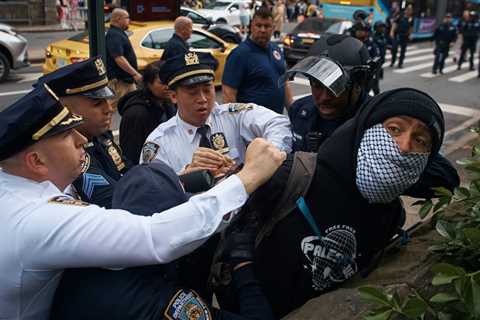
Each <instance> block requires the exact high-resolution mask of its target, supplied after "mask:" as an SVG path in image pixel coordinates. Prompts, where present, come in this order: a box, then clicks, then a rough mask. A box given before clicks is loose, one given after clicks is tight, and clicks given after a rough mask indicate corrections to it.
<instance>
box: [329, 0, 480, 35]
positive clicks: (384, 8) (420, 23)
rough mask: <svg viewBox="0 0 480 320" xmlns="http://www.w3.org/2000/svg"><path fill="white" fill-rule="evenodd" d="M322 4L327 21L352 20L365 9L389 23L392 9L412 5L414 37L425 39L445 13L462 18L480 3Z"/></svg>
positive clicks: (361, 0)
mask: <svg viewBox="0 0 480 320" xmlns="http://www.w3.org/2000/svg"><path fill="white" fill-rule="evenodd" d="M321 3H322V7H323V14H324V16H325V17H326V18H333V19H344V20H351V19H352V15H353V13H354V12H355V11H356V10H359V9H361V10H364V11H366V12H369V13H371V14H372V15H373V17H372V20H373V22H375V21H378V20H382V21H385V19H386V18H387V17H388V16H389V14H390V9H391V8H392V6H395V5H398V6H400V7H401V8H405V7H406V6H412V8H413V15H414V22H413V33H412V38H413V39H422V38H430V37H432V35H433V32H434V30H435V27H436V25H437V21H441V19H442V18H443V16H444V15H445V13H447V12H450V13H452V14H453V16H454V17H455V18H456V19H459V18H461V16H462V13H463V11H464V10H478V6H479V5H480V0H470V1H468V0H403V1H399V0H322V1H321ZM373 22H372V23H373Z"/></svg>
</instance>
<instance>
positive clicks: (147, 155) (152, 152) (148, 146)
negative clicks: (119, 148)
mask: <svg viewBox="0 0 480 320" xmlns="http://www.w3.org/2000/svg"><path fill="white" fill-rule="evenodd" d="M159 148H160V146H159V145H158V144H156V143H154V142H147V143H145V144H144V145H143V148H142V160H143V162H144V163H149V162H150V161H152V160H153V159H155V156H156V155H157V152H158V149H159Z"/></svg>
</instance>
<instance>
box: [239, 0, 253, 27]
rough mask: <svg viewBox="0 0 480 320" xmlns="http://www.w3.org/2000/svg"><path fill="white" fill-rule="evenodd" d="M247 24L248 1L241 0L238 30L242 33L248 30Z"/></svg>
mask: <svg viewBox="0 0 480 320" xmlns="http://www.w3.org/2000/svg"><path fill="white" fill-rule="evenodd" d="M252 11H253V10H252ZM249 25H250V10H249V7H248V3H246V2H241V3H240V31H241V32H242V33H246V32H248V26H249Z"/></svg>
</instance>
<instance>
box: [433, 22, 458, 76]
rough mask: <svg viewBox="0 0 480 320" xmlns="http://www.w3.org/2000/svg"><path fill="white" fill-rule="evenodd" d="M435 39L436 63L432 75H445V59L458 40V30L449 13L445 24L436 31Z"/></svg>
mask: <svg viewBox="0 0 480 320" xmlns="http://www.w3.org/2000/svg"><path fill="white" fill-rule="evenodd" d="M433 39H434V41H435V51H434V52H433V53H434V54H435V61H434V63H433V69H432V73H433V74H437V70H438V72H440V74H443V67H444V66H445V59H447V57H448V51H449V50H450V47H452V46H453V45H454V44H455V41H456V40H457V29H456V28H455V26H454V25H453V24H452V15H451V14H450V13H447V14H446V15H445V18H444V19H443V23H442V24H441V25H439V26H438V27H437V29H435V33H434V34H433Z"/></svg>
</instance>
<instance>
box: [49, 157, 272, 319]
mask: <svg viewBox="0 0 480 320" xmlns="http://www.w3.org/2000/svg"><path fill="white" fill-rule="evenodd" d="M187 199H188V195H187V194H186V193H185V191H184V190H183V189H182V187H181V185H180V182H179V179H178V176H177V175H176V174H175V172H174V171H173V170H172V169H171V168H170V167H168V166H167V165H166V164H164V163H163V162H161V161H153V162H151V163H149V164H144V165H139V166H136V167H134V168H132V170H130V171H129V172H128V173H127V174H126V175H125V176H124V177H123V178H122V179H121V180H120V181H119V182H118V185H117V188H116V189H115V194H114V200H113V206H114V208H121V209H124V210H130V211H132V212H136V213H137V214H139V215H145V216H150V215H151V214H152V213H154V212H158V211H164V210H167V209H169V208H170V207H173V206H175V205H179V204H181V203H183V202H185V201H187ZM253 242H254V234H253V233H249V232H248V230H240V231H238V232H235V233H232V234H231V235H230V236H228V237H227V240H226V243H227V245H226V248H227V249H226V250H225V251H224V252H223V258H222V261H225V262H226V263H229V264H231V265H233V274H232V281H233V283H232V285H233V288H234V291H235V294H236V297H237V303H238V304H239V305H240V312H239V314H233V313H230V312H228V311H225V310H219V309H217V308H213V307H212V306H211V304H210V297H209V296H207V295H202V294H201V293H200V292H199V291H196V290H195V291H194V290H192V288H191V287H190V286H189V284H188V283H186V282H185V281H184V280H183V277H182V274H179V270H181V265H182V262H183V260H184V258H180V259H177V260H175V261H173V262H171V263H170V264H168V265H156V266H148V267H137V268H128V269H124V270H115V271H112V270H105V269H99V268H91V269H87V268H81V269H71V270H67V271H65V272H64V275H63V277H62V280H61V282H60V285H59V287H58V289H57V291H56V293H55V300H54V304H53V307H52V314H51V317H50V319H51V320H56V319H59V320H60V319H70V320H75V319H79V320H80V319H90V320H96V319H98V320H100V319H116V320H137V319H215V320H218V319H238V320H243V319H263V320H268V319H273V315H272V311H271V309H270V306H269V304H268V302H267V300H266V298H265V296H264V294H263V293H262V290H261V288H260V285H259V283H258V281H257V280H256V278H255V276H254V270H253V268H254V265H253V264H252V262H253ZM195 271H196V270H192V271H191V272H192V273H195V276H196V272H195ZM192 276H194V275H192Z"/></svg>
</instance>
